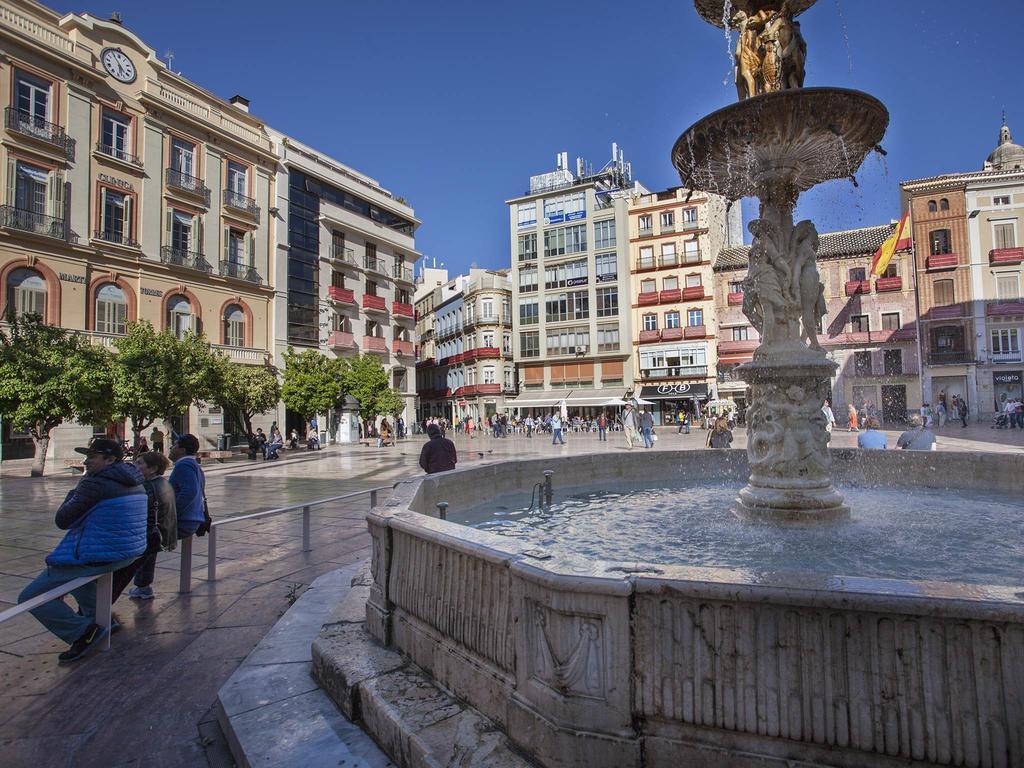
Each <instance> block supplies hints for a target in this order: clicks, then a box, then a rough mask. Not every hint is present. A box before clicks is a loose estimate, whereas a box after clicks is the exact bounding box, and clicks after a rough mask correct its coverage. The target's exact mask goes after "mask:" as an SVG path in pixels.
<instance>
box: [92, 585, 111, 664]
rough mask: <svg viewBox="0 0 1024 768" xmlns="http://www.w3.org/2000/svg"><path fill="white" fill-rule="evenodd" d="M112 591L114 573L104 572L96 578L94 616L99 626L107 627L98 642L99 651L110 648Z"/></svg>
mask: <svg viewBox="0 0 1024 768" xmlns="http://www.w3.org/2000/svg"><path fill="white" fill-rule="evenodd" d="M113 592H114V573H113V571H111V572H110V573H104V574H103V575H102V576H100V577H99V578H98V579H96V618H95V621H96V623H97V624H99V625H100V626H101V627H106V628H107V636H106V637H105V638H103V642H102V643H101V644H100V650H101V651H109V650H110V619H111V614H110V598H111V595H112V594H113Z"/></svg>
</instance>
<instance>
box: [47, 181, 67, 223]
mask: <svg viewBox="0 0 1024 768" xmlns="http://www.w3.org/2000/svg"><path fill="white" fill-rule="evenodd" d="M50 215H51V216H53V217H54V218H55V219H63V218H64V174H63V173H61V172H60V171H54V172H53V173H51V174H50Z"/></svg>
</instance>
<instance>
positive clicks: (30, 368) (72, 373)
mask: <svg viewBox="0 0 1024 768" xmlns="http://www.w3.org/2000/svg"><path fill="white" fill-rule="evenodd" d="M10 322H11V324H10V326H9V327H8V328H7V329H6V330H0V415H2V416H3V418H5V419H7V420H8V422H9V423H10V424H11V426H12V427H13V428H14V429H17V430H23V431H26V432H28V433H29V435H30V436H31V437H32V444H33V448H34V460H33V462H32V477H40V476H41V475H42V474H43V470H44V469H45V466H46V451H47V449H48V448H49V445H50V433H51V432H52V431H53V429H54V428H55V427H57V426H59V425H61V424H62V423H64V422H65V421H70V420H72V419H78V421H80V422H81V423H83V424H96V423H105V422H107V421H108V420H109V419H110V416H111V403H110V387H111V378H112V371H111V363H110V353H108V352H107V351H106V350H105V349H103V348H102V347H97V346H94V345H93V344H91V343H90V342H89V340H88V339H86V338H85V337H83V336H78V335H75V334H71V333H68V332H67V331H65V330H63V329H62V328H55V327H54V326H51V325H46V324H45V323H43V321H42V319H41V318H40V317H38V316H36V315H31V316H23V317H20V318H11V321H10Z"/></svg>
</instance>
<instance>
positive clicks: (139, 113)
mask: <svg viewBox="0 0 1024 768" xmlns="http://www.w3.org/2000/svg"><path fill="white" fill-rule="evenodd" d="M0 40H2V41H3V46H2V51H3V52H2V54H0V103H2V104H3V108H4V126H3V128H4V130H3V133H2V136H0V158H2V159H0V163H3V165H4V166H5V167H6V169H7V184H6V185H5V187H4V191H3V195H4V197H3V206H2V207H0V290H2V291H3V296H4V305H5V308H6V310H7V311H8V312H35V313H39V314H41V315H42V316H43V317H44V318H45V320H46V321H47V322H48V323H51V324H54V325H59V326H61V327H64V328H68V329H70V330H73V331H75V332H78V333H84V334H88V335H89V336H90V337H91V338H92V339H93V340H94V341H95V342H96V343H98V344H103V345H105V346H110V345H111V344H112V342H113V341H114V340H115V339H116V338H117V336H118V335H119V334H122V333H124V330H125V324H126V323H127V322H129V321H131V320H136V319H138V320H149V321H150V322H152V323H153V325H154V326H155V327H156V328H158V329H170V330H172V331H174V332H175V333H184V332H185V331H186V330H189V329H193V330H198V331H202V332H204V333H205V334H206V336H207V337H208V338H209V339H210V341H211V342H213V343H214V345H215V346H217V347H218V348H220V349H222V350H223V351H224V352H225V353H226V354H227V355H228V356H229V357H230V358H231V359H232V360H235V361H237V362H240V363H249V364H256V365H259V364H263V363H264V361H265V360H266V359H267V357H268V355H269V353H270V351H271V346H270V338H271V332H270V318H271V312H270V307H271V304H272V302H273V299H274V293H273V290H272V288H271V286H270V283H269V280H270V277H271V274H272V270H271V263H272V255H273V254H272V244H273V243H272V238H271V236H270V226H269V221H270V218H269V213H268V209H269V208H270V206H271V205H273V199H274V197H273V178H274V166H275V156H274V154H273V148H272V146H271V142H270V138H269V137H268V135H267V131H266V127H265V125H264V124H263V122H262V121H260V120H259V119H257V118H255V117H253V116H252V115H250V114H249V112H248V104H247V102H246V101H245V99H242V98H240V97H236V98H234V99H232V100H231V101H230V102H228V101H224V100H222V99H220V98H218V97H217V96H214V95H213V94H212V93H210V92H208V91H206V90H204V89H203V88H201V87H199V86H198V85H196V84H195V83H192V82H190V81H188V80H186V79H185V78H183V77H181V76H180V75H177V74H175V73H173V72H171V71H170V70H168V68H167V67H166V66H165V65H164V63H163V62H161V61H159V60H158V59H157V58H156V54H155V52H154V50H153V49H152V48H150V47H149V46H148V45H146V43H144V42H143V41H142V40H140V39H139V38H138V37H137V36H136V35H135V34H134V33H132V32H131V31H130V30H128V29H127V28H125V27H124V26H122V25H121V24H120V23H119V22H118V21H116V20H101V19H97V18H94V17H92V16H89V15H78V14H67V15H63V16H62V15H60V14H57V13H55V12H53V11H50V10H48V9H46V8H45V7H43V6H41V5H38V4H37V3H33V2H24V1H20V0H3V2H0ZM173 426H174V428H176V429H178V430H189V431H192V432H194V433H196V434H197V435H199V436H200V438H201V440H203V441H204V442H206V443H207V444H213V443H214V442H215V440H216V436H217V435H218V434H220V433H222V432H225V431H226V432H231V431H232V430H233V429H234V428H236V427H237V425H231V424H225V423H224V421H223V416H222V415H221V414H219V413H217V412H216V409H212V410H199V409H196V408H193V409H191V411H190V412H189V413H188V414H185V415H183V417H182V418H181V419H179V420H178V421H177V422H176V423H175V424H173ZM58 431H59V432H61V433H62V434H59V435H55V440H54V443H53V450H54V451H55V452H58V453H60V452H62V451H65V450H66V449H67V443H68V442H69V441H71V442H77V441H78V440H79V439H81V437H82V436H83V434H82V433H83V431H84V432H86V433H87V432H88V428H72V427H62V428H60V430H58ZM62 435H63V437H62ZM64 438H66V439H64ZM4 442H5V446H4V448H5V451H4V454H5V457H7V458H10V457H14V456H18V455H24V454H25V453H26V451H30V450H31V446H30V443H29V441H27V438H26V437H25V436H22V435H16V434H14V435H12V434H11V433H10V431H9V429H8V428H7V427H6V426H5V428H4Z"/></svg>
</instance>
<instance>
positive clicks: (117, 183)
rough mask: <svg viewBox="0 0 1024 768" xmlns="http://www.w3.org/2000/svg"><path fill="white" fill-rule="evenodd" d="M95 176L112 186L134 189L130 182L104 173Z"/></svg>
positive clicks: (128, 189)
mask: <svg viewBox="0 0 1024 768" xmlns="http://www.w3.org/2000/svg"><path fill="white" fill-rule="evenodd" d="M97 178H98V179H99V180H100V181H102V182H103V183H104V184H110V185H111V186H113V187H118V188H119V189H123V190H125V191H127V192H134V191H135V187H133V186H132V185H131V182H128V181H123V180H121V179H115V178H114V177H113V176H107V174H105V173H101V174H99V176H98V177H97Z"/></svg>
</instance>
